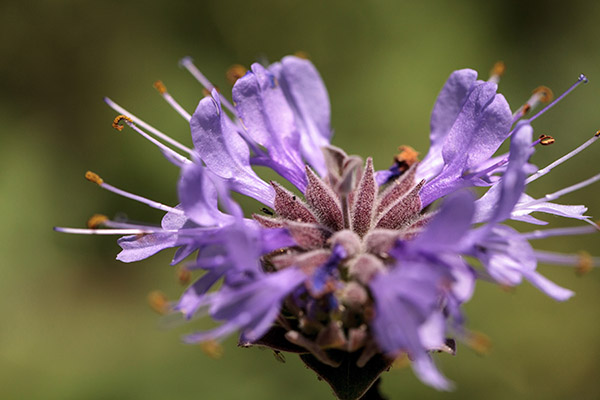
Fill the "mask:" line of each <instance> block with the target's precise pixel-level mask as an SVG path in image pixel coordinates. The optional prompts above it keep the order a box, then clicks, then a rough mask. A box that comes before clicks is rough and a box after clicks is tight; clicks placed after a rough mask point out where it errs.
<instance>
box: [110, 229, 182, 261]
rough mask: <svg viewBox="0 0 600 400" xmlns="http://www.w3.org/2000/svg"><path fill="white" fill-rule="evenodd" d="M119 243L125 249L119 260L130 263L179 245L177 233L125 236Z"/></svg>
mask: <svg viewBox="0 0 600 400" xmlns="http://www.w3.org/2000/svg"><path fill="white" fill-rule="evenodd" d="M117 243H118V244H119V246H121V248H122V249H123V250H122V251H121V252H120V253H119V254H118V255H117V260H119V261H122V262H126V263H130V262H134V261H140V260H143V259H145V258H148V257H150V256H153V255H155V254H156V253H158V252H159V251H162V250H164V249H168V248H170V247H175V246H178V243H177V234H175V233H151V234H148V235H143V236H137V235H134V236H124V237H122V238H120V239H119V240H118V241H117Z"/></svg>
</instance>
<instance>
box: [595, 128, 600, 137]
mask: <svg viewBox="0 0 600 400" xmlns="http://www.w3.org/2000/svg"><path fill="white" fill-rule="evenodd" d="M594 136H596V137H598V136H600V129H598V130H597V131H596V133H595V134H594Z"/></svg>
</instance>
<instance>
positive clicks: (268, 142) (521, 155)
mask: <svg viewBox="0 0 600 400" xmlns="http://www.w3.org/2000/svg"><path fill="white" fill-rule="evenodd" d="M182 66H183V67H185V68H186V69H187V70H189V71H190V72H191V73H192V74H193V75H194V76H195V77H196V78H197V79H198V80H199V81H200V82H201V83H202V84H203V85H204V87H205V89H207V90H208V91H209V93H210V94H209V95H208V96H206V97H204V98H203V99H202V100H200V102H199V104H198V107H197V108H196V111H195V112H194V113H193V114H191V115H190V114H189V113H187V112H186V111H185V110H184V109H183V108H182V107H181V106H180V105H179V104H178V103H177V102H176V101H175V100H174V99H173V97H171V95H170V94H169V93H168V92H167V90H166V88H165V87H164V85H162V84H157V88H158V89H159V92H160V93H161V95H162V96H163V97H164V98H165V100H166V101H167V102H168V103H169V104H170V105H171V106H172V107H173V108H174V109H175V110H176V111H177V112H179V113H180V114H181V115H182V117H184V118H186V119H187V120H188V121H189V123H190V128H191V134H192V141H193V144H194V147H193V148H189V147H187V146H184V145H182V144H180V143H178V142H176V141H174V140H173V139H171V138H170V137H168V136H166V135H165V134H164V133H162V132H160V131H158V130H156V129H155V128H153V127H151V126H149V125H148V124H146V123H145V122H144V121H142V120H140V119H139V118H137V117H134V116H133V115H131V114H130V113H129V112H127V111H126V110H125V109H123V108H122V107H120V106H119V105H117V104H116V103H114V102H113V101H112V100H109V99H107V100H106V101H107V103H108V104H109V106H111V107H112V108H113V109H115V110H116V111H117V112H119V113H120V114H123V115H120V116H119V117H117V118H116V119H115V122H114V127H115V128H117V129H119V130H120V129H122V125H120V123H124V124H126V125H127V126H128V127H129V128H131V129H132V130H134V131H135V132H137V133H139V134H141V135H142V136H144V137H145V138H147V139H148V140H151V141H152V142H153V143H154V144H155V145H156V146H157V147H158V149H159V150H160V151H161V153H162V154H163V155H164V156H165V157H166V159H167V160H168V161H170V162H171V163H173V164H175V165H176V166H178V167H179V168H180V169H181V176H180V179H179V183H178V186H177V188H178V194H179V200H180V204H178V205H177V206H174V207H171V206H166V205H164V204H161V203H158V202H155V201H152V200H148V199H146V198H144V197H141V196H138V195H135V194H132V193H129V192H126V191H123V190H121V189H118V188H116V187H114V186H111V185H109V184H108V183H106V182H104V180H102V178H100V177H99V176H98V175H96V174H94V173H91V172H88V173H87V174H86V178H87V179H88V180H90V181H92V182H95V183H97V184H98V185H99V186H100V187H102V188H104V189H107V190H109V191H112V192H115V193H117V194H120V195H122V196H125V197H128V198H131V199H133V200H136V201H139V202H141V203H144V204H146V205H149V206H151V207H154V208H157V209H160V210H162V211H164V212H165V216H164V217H163V220H162V223H161V225H160V226H152V225H140V224H132V223H129V222H127V221H112V220H109V219H108V218H106V217H102V216H95V217H94V218H93V219H92V220H90V223H89V225H90V226H89V229H73V228H56V229H57V230H59V231H62V232H70V233H92V234H117V235H125V236H123V237H122V238H120V239H119V241H118V242H119V245H120V246H121V247H122V251H121V253H119V255H118V256H117V258H118V259H120V260H122V261H124V262H132V261H138V260H142V259H144V258H147V257H149V256H151V255H153V254H155V253H157V252H159V251H161V250H164V249H167V248H177V250H176V252H175V256H174V259H173V264H177V263H180V262H185V263H186V264H185V268H186V269H187V270H189V271H193V272H195V271H201V274H200V275H199V276H198V277H197V278H196V280H195V281H194V282H193V283H192V284H191V285H190V286H189V287H188V288H187V289H186V290H185V291H184V293H183V295H182V296H181V297H180V299H179V300H178V301H177V302H175V303H174V304H173V305H172V312H173V313H174V314H179V315H182V316H184V317H185V319H186V320H192V319H193V318H194V317H197V316H203V315H207V314H208V315H210V316H211V317H212V318H213V319H214V320H216V321H219V322H221V324H220V325H219V326H218V327H217V328H214V329H212V330H208V331H200V332H196V333H192V334H189V335H187V336H186V337H185V338H184V341H185V342H187V343H197V342H206V341H220V340H222V339H223V338H225V337H227V336H228V335H230V334H232V333H233V332H239V333H240V345H241V346H244V347H248V346H263V347H268V348H271V349H273V350H274V351H276V352H279V351H290V352H295V353H299V354H300V357H301V359H302V360H303V361H304V362H305V363H306V365H307V366H308V367H310V368H311V369H313V370H314V371H315V372H316V373H317V374H318V375H319V376H320V377H321V378H323V379H324V380H325V381H326V382H327V383H329V384H330V386H331V387H332V389H333V390H334V392H335V394H336V396H337V397H338V398H341V399H358V398H360V397H361V396H363V395H364V394H365V393H367V392H368V391H371V392H370V393H371V394H374V393H375V392H376V391H377V386H373V387H372V385H373V383H374V382H375V381H377V379H379V376H380V374H381V373H382V372H383V371H385V370H386V369H388V368H389V366H390V365H391V363H392V362H393V360H394V359H395V358H397V357H399V356H402V355H407V356H408V357H409V358H410V360H411V361H412V367H413V370H414V372H415V373H416V375H417V376H418V377H419V378H420V379H421V380H422V381H423V382H425V383H426V384H428V385H431V386H433V387H435V388H437V389H440V390H448V389H450V388H451V387H452V383H451V382H450V381H448V380H447V379H446V378H445V377H444V376H443V375H442V373H441V372H439V371H438V369H437V367H436V366H435V362H434V358H435V357H434V353H438V352H447V353H451V354H454V351H455V348H454V346H455V344H454V339H455V338H456V339H458V340H459V341H465V342H467V344H468V342H469V340H468V338H469V331H468V330H467V328H466V327H465V325H464V324H465V317H464V313H463V311H462V304H464V303H465V302H467V301H469V300H470V299H471V298H472V296H473V291H474V287H475V283H476V281H477V280H478V279H484V280H488V281H494V282H497V283H498V284H500V285H503V286H514V285H517V284H520V283H521V282H522V281H523V280H526V281H528V282H530V283H531V284H532V285H534V286H535V287H537V288H538V289H540V290H541V291H542V292H543V293H545V294H547V295H548V296H550V297H552V298H554V299H556V300H559V301H562V300H566V299H568V298H569V297H571V296H572V295H573V292H571V291H570V290H568V289H565V288H562V287H560V286H558V285H557V284H555V283H553V282H551V281H549V280H548V279H546V278H544V277H543V276H542V275H541V274H540V273H539V272H538V270H537V267H538V261H543V262H548V263H554V264H564V265H572V266H577V267H581V268H583V267H590V266H595V265H598V264H599V260H598V259H597V258H592V257H587V258H581V257H579V258H578V257H577V256H575V255H569V254H554V253H548V252H539V251H536V250H535V249H534V247H533V246H532V245H531V244H530V241H532V240H535V239H541V238H545V237H550V236H560V235H565V236H566V235H579V234H590V233H595V232H596V231H597V230H598V227H597V226H596V225H595V224H593V223H592V222H590V219H589V217H587V216H585V215H584V214H585V212H586V211H587V209H586V208H585V207H584V206H572V205H563V204H557V203H554V201H555V200H557V199H559V198H560V197H561V196H562V195H564V194H566V193H570V192H572V191H575V190H577V189H579V188H581V187H584V186H587V185H589V184H591V183H593V182H595V181H597V180H599V179H600V175H595V176H593V177H591V178H589V179H587V180H585V181H583V182H580V183H576V184H574V185H572V186H570V187H567V188H564V189H560V190H558V191H556V192H554V193H550V194H548V195H546V196H544V197H542V198H540V199H535V198H533V197H531V196H529V195H527V194H526V190H527V187H528V185H529V184H531V183H532V182H534V181H535V180H536V179H538V178H540V177H542V176H544V175H546V174H547V173H549V172H550V171H551V170H552V169H553V168H555V167H557V166H558V165H560V164H562V163H563V162H565V161H566V160H568V159H569V158H571V157H572V156H574V155H576V154H578V153H579V152H581V151H582V150H583V149H585V148H586V147H588V146H589V145H591V144H592V143H593V142H595V141H596V140H597V139H598V137H599V136H600V133H597V134H596V135H594V137H593V138H591V139H590V140H588V141H587V142H585V143H584V144H582V145H581V146H580V147H578V148H577V149H575V150H573V151H572V152H570V153H568V154H567V155H565V156H564V157H561V158H560V159H559V160H557V161H556V162H554V163H552V164H550V165H549V166H547V167H545V168H542V169H539V170H538V169H537V168H535V167H534V166H533V165H532V164H530V159H531V157H532V156H533V154H534V150H535V147H536V146H538V145H545V144H549V143H550V142H552V141H553V139H552V138H549V137H547V136H542V137H540V138H539V139H537V140H534V139H533V127H532V123H533V122H534V121H535V120H536V119H537V118H538V117H539V116H541V115H542V114H543V113H545V112H546V111H547V110H548V109H550V108H551V107H552V106H554V105H555V104H556V103H557V102H558V101H559V100H561V99H562V98H563V97H564V96H565V95H566V94H567V93H569V92H570V91H572V90H573V89H574V88H575V87H577V86H578V85H579V84H580V83H582V82H585V81H586V79H585V77H584V76H581V77H580V78H579V79H578V81H577V82H576V83H575V84H574V85H573V86H572V87H571V88H570V89H568V90H567V91H566V92H565V93H564V94H563V95H561V96H560V97H559V98H558V99H556V100H555V101H554V102H552V103H551V104H549V105H547V106H546V107H545V108H544V109H543V110H542V111H540V112H538V114H536V115H534V116H533V117H531V118H529V119H524V117H525V115H526V113H527V112H528V111H529V110H530V109H533V108H534V107H535V106H537V105H538V104H539V103H540V102H542V101H549V100H550V99H549V91H548V89H544V88H542V89H541V90H538V91H536V92H535V93H534V95H532V97H531V98H530V99H529V100H528V101H527V102H526V103H525V105H524V106H522V107H520V108H519V109H518V110H517V111H516V112H514V113H512V112H511V110H510V107H509V105H508V103H507V101H506V100H505V98H504V97H503V96H502V95H501V94H498V93H497V92H496V91H497V83H498V80H499V76H497V75H494V76H492V77H491V78H490V80H489V81H487V82H484V81H481V80H477V73H476V72H475V71H472V70H460V71H456V72H454V73H453V74H452V75H451V76H450V78H449V79H448V82H447V83H446V84H445V85H444V87H443V88H442V91H441V92H440V95H439V97H438V100H437V102H436V104H435V106H434V109H433V113H432V117H431V147H430V149H429V152H428V153H427V155H426V156H425V157H424V159H423V160H422V161H421V162H418V160H416V156H415V152H414V151H412V150H410V149H408V148H406V149H405V151H404V152H403V153H401V154H400V155H398V156H397V157H396V162H395V164H394V165H392V166H391V167H390V168H389V169H388V170H384V171H378V172H375V170H374V168H373V161H372V159H371V158H367V159H366V161H365V162H363V160H362V159H361V158H359V157H358V156H349V155H347V154H346V153H345V152H344V151H343V150H342V149H339V148H337V147H334V146H332V145H331V144H330V140H331V133H332V132H331V128H330V126H329V118H330V107H329V101H328V95H327V91H326V89H325V86H324V85H323V82H322V81H321V78H320V77H319V74H318V72H317V71H316V69H315V68H314V66H313V65H312V64H311V63H310V62H309V61H307V60H304V59H300V58H297V57H285V58H284V59H283V60H282V61H281V62H278V63H275V64H272V65H270V66H262V65H259V64H254V65H252V66H251V68H250V70H249V71H248V72H247V73H245V75H243V76H240V77H239V79H238V80H237V81H236V82H235V84H234V86H233V90H232V99H233V103H231V102H230V101H229V100H228V99H227V98H226V97H225V96H224V95H223V94H221V93H220V92H218V91H217V90H216V89H215V88H214V86H213V85H212V84H211V83H210V82H209V81H208V80H207V79H206V78H205V77H204V75H202V73H201V72H200V71H199V70H198V69H196V67H195V66H194V65H193V63H192V62H191V60H190V59H184V60H183V61H182ZM507 140H509V141H510V149H509V151H508V153H506V154H496V153H497V152H498V149H499V148H500V146H501V145H502V143H504V142H505V141H507ZM253 166H263V167H268V168H271V169H272V170H273V171H275V172H276V173H277V174H279V175H280V176H281V177H282V178H283V180H282V181H281V182H284V185H285V181H287V182H288V183H289V184H291V185H292V186H294V187H295V190H296V191H292V190H290V189H288V188H286V187H285V186H284V185H282V184H281V183H280V182H266V181H264V180H263V179H262V178H261V177H260V176H259V175H257V174H256V173H255V171H254V169H253ZM288 186H289V185H288ZM470 187H484V188H487V189H486V192H485V193H484V194H483V195H482V196H481V197H480V198H478V199H477V198H475V195H474V194H473V193H472V192H471V191H470V190H469V189H468V188H470ZM231 192H237V193H240V194H242V195H245V196H248V197H252V198H254V199H256V200H258V201H259V202H261V203H263V204H264V205H265V206H267V207H269V208H263V211H264V213H262V214H252V215H247V214H244V212H243V210H242V209H241V207H240V206H239V205H238V204H237V203H236V202H235V201H234V200H233V199H232V197H231ZM433 203H439V204H435V205H433ZM271 209H272V211H271ZM534 212H535V213H546V214H552V215H558V216H563V217H567V218H571V219H574V220H577V221H583V222H584V223H587V224H586V225H583V226H581V225H580V226H576V227H573V228H560V229H546V230H534V231H531V232H519V231H517V230H515V229H514V228H511V227H510V226H509V225H507V223H508V222H510V220H520V221H524V222H527V223H531V224H534V225H542V224H546V222H544V221H543V220H541V219H538V217H537V216H536V217H534V216H532V215H531V214H532V213H534ZM99 227H103V228H105V229H99ZM193 254H195V256H194V257H191V256H192V255H193ZM473 260H476V261H477V263H473V264H472V261H473ZM475 264H478V265H475ZM219 282H221V284H220V285H218V283H219ZM371 387H372V388H371Z"/></svg>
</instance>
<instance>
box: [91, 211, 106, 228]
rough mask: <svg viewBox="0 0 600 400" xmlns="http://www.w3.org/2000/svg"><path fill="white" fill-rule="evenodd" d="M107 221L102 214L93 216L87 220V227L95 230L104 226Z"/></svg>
mask: <svg viewBox="0 0 600 400" xmlns="http://www.w3.org/2000/svg"><path fill="white" fill-rule="evenodd" d="M106 221H108V217H107V216H106V215H102V214H94V215H92V216H91V217H90V219H88V220H87V227H88V228H90V229H96V228H97V227H99V226H101V225H104V224H105V223H106Z"/></svg>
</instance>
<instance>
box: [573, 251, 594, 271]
mask: <svg viewBox="0 0 600 400" xmlns="http://www.w3.org/2000/svg"><path fill="white" fill-rule="evenodd" d="M593 267H594V259H593V258H592V256H590V254H589V253H587V252H585V251H582V252H580V253H579V260H578V262H577V267H576V269H575V272H576V273H577V275H585V274H587V273H588V272H590V271H591V270H592V268H593Z"/></svg>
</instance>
